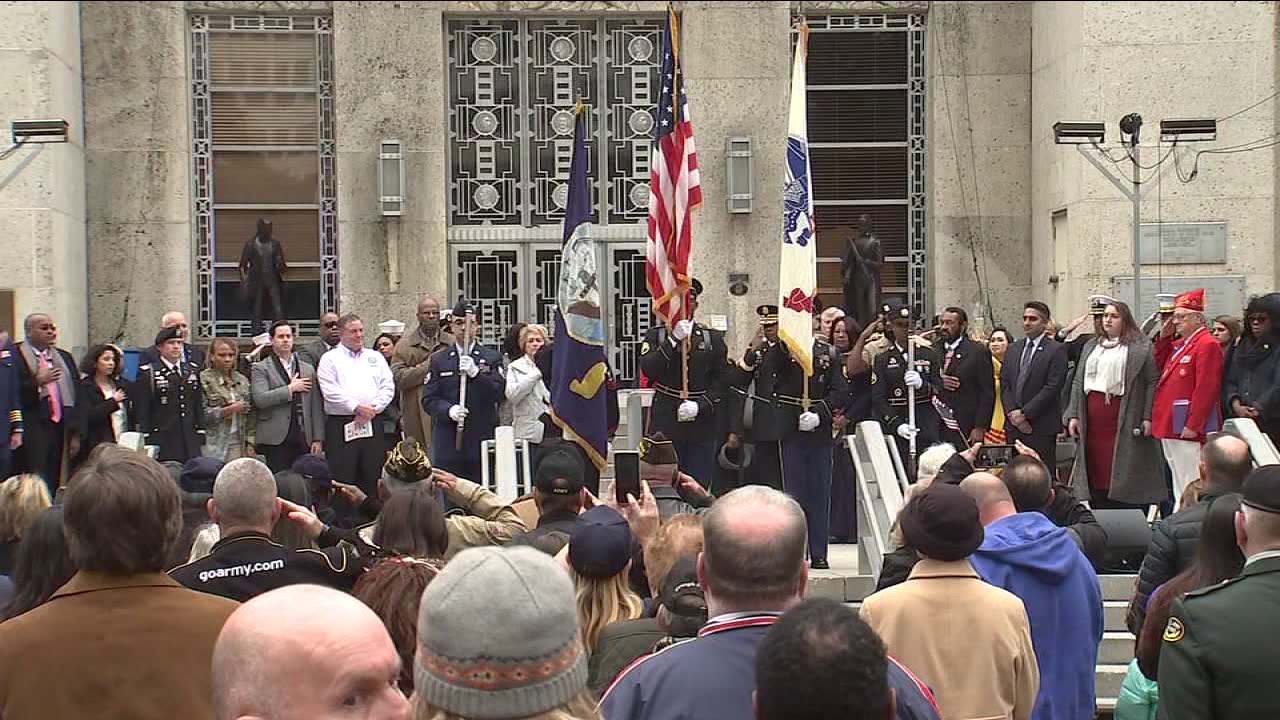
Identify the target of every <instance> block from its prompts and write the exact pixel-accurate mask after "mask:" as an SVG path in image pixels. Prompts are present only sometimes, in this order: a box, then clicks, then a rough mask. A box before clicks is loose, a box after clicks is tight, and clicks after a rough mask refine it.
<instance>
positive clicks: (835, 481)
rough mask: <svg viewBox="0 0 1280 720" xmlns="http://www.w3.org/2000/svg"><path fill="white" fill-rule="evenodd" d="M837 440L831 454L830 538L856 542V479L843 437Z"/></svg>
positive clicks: (851, 459)
mask: <svg viewBox="0 0 1280 720" xmlns="http://www.w3.org/2000/svg"><path fill="white" fill-rule="evenodd" d="M837 440H838V442H836V443H835V447H834V448H832V452H831V454H832V459H831V537H833V538H835V539H836V542H857V541H858V514H857V512H855V510H854V503H855V502H856V501H857V500H856V498H857V493H856V492H855V489H854V483H855V482H856V480H857V478H856V476H855V475H854V470H853V458H852V457H850V456H849V448H848V446H846V445H845V444H844V436H843V435H841V436H840V437H839V438H837Z"/></svg>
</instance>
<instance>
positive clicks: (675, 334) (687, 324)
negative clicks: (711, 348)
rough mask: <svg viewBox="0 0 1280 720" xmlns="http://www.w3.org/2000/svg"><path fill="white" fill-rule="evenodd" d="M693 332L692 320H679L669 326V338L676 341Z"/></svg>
mask: <svg viewBox="0 0 1280 720" xmlns="http://www.w3.org/2000/svg"><path fill="white" fill-rule="evenodd" d="M692 334H693V321H692V320H680V321H678V322H676V326H675V327H674V328H671V338H672V339H673V340H675V341H676V342H680V341H681V340H684V339H685V338H687V337H689V336H690V335H692Z"/></svg>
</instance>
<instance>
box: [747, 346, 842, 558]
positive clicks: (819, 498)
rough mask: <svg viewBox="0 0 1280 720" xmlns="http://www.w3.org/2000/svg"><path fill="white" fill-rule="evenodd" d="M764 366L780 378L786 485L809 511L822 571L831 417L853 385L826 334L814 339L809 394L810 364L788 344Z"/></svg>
mask: <svg viewBox="0 0 1280 720" xmlns="http://www.w3.org/2000/svg"><path fill="white" fill-rule="evenodd" d="M764 364H765V365H766V366H767V367H769V368H770V370H769V371H770V372H772V373H773V375H774V377H775V378H776V379H777V385H776V386H775V389H774V393H773V397H774V402H775V407H776V408H777V416H778V418H779V420H780V424H781V425H782V426H783V427H785V428H786V432H785V434H784V435H783V437H782V469H783V475H782V477H783V489H784V490H785V492H786V493H787V494H788V495H790V496H792V497H794V498H795V499H796V502H798V503H800V507H801V508H803V509H804V516H805V522H806V524H807V525H808V529H809V560H810V562H809V565H810V567H813V568H816V569H819V570H822V569H826V568H828V567H830V565H828V564H827V542H828V540H829V537H828V536H829V532H830V527H831V522H830V521H831V518H830V512H831V462H832V456H831V448H832V447H833V445H834V443H835V440H834V436H833V435H832V432H831V417H832V415H833V414H834V412H833V411H834V410H835V409H836V408H842V407H844V406H845V405H847V404H848V401H849V397H848V395H849V383H848V381H846V380H845V377H844V368H843V366H842V365H841V363H840V360H839V356H838V355H837V354H836V351H835V348H833V347H832V346H831V343H830V342H828V341H827V340H826V339H825V338H822V337H816V338H814V341H813V375H811V376H810V377H809V378H808V382H809V397H808V401H807V404H806V400H805V397H804V385H805V376H804V368H803V367H801V365H800V363H798V362H796V360H795V358H794V357H792V355H791V353H790V351H789V350H788V349H787V346H786V344H785V343H778V344H776V345H775V346H773V347H772V348H770V349H769V352H768V355H767V357H766V358H765V360H764Z"/></svg>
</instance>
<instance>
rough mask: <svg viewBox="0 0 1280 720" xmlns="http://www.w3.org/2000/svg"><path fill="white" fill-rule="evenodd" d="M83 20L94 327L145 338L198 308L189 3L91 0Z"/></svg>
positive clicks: (127, 340)
mask: <svg viewBox="0 0 1280 720" xmlns="http://www.w3.org/2000/svg"><path fill="white" fill-rule="evenodd" d="M82 27H83V52H84V108H85V109H84V126H85V166H86V176H87V183H86V195H87V199H88V224H87V235H88V243H89V255H88V263H89V285H88V287H89V297H90V303H89V312H88V316H89V317H88V319H89V330H90V336H91V337H92V338H93V341H94V342H103V341H114V342H121V343H124V344H126V345H135V344H141V345H146V344H149V342H148V340H149V339H150V338H151V337H153V336H154V335H155V331H156V328H157V327H159V324H160V316H161V315H162V314H163V313H164V312H165V311H167V310H175V309H176V310H181V311H183V312H185V313H186V314H187V317H188V318H189V319H192V318H194V317H195V312H194V311H195V307H194V304H195V303H194V299H193V297H194V296H193V293H194V282H195V281H194V277H195V264H194V262H193V244H192V243H193V241H192V235H191V210H192V208H191V190H190V187H191V140H190V131H189V129H188V123H189V118H190V111H189V109H188V108H189V105H190V100H189V96H190V85H189V83H188V80H187V76H188V67H189V65H190V62H189V61H188V59H187V40H186V28H187V23H186V14H185V12H184V9H183V4H182V3H181V2H86V3H83V8H82Z"/></svg>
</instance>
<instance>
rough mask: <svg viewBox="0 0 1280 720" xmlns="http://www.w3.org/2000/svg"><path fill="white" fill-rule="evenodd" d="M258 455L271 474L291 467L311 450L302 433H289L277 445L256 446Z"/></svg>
mask: <svg viewBox="0 0 1280 720" xmlns="http://www.w3.org/2000/svg"><path fill="white" fill-rule="evenodd" d="M257 449H258V454H259V455H261V456H262V459H263V461H264V462H266V463H267V467H269V468H271V472H273V473H278V472H281V471H284V470H288V469H289V468H291V467H293V461H294V460H297V459H298V458H300V457H302V456H303V455H306V454H307V452H308V451H310V450H311V448H310V447H308V445H307V441H306V440H305V439H303V437H302V433H300V432H293V431H292V429H291V431H290V432H289V436H288V437H286V438H285V439H284V442H282V443H280V444H279V445H258V448H257Z"/></svg>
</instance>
